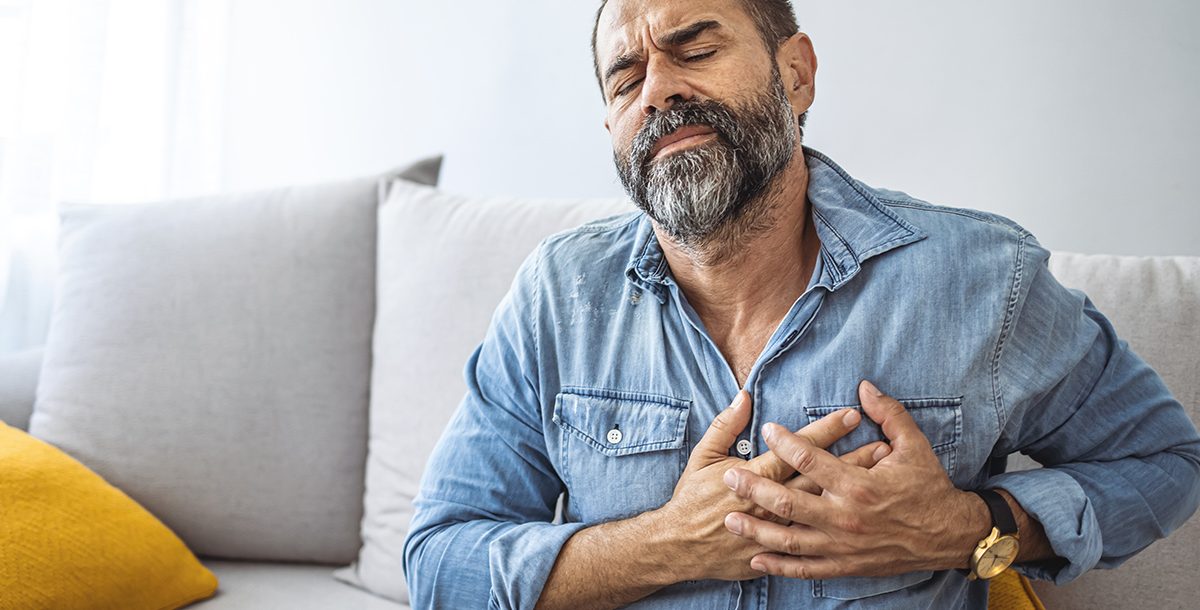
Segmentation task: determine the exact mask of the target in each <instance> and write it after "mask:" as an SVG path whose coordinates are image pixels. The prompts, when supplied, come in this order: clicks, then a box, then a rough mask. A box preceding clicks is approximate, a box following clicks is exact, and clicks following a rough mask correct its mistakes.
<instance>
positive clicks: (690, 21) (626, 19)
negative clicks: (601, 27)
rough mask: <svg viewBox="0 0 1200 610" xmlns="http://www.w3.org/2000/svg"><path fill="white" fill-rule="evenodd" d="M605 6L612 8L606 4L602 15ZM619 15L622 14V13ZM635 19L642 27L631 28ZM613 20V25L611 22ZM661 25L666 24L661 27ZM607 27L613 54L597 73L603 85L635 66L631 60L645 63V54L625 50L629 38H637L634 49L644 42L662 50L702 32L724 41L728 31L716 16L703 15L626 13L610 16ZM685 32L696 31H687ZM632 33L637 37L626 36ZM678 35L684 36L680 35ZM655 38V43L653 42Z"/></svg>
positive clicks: (639, 50)
mask: <svg viewBox="0 0 1200 610" xmlns="http://www.w3.org/2000/svg"><path fill="white" fill-rule="evenodd" d="M608 6H612V4H611V3H610V4H609V5H607V6H606V7H605V12H607V10H608ZM621 12H622V13H624V12H625V11H621ZM639 17H641V18H644V19H645V23H644V25H641V26H640V27H639V26H635V25H634V22H635V21H637V20H638V18H639ZM614 21H615V22H616V23H613V22H614ZM663 23H666V24H668V25H665V26H664V25H661V24H663ZM610 25H612V32H613V42H612V43H611V44H610V45H609V48H610V49H611V48H613V47H616V50H617V54H616V59H615V60H614V61H613V63H612V64H610V66H609V68H607V69H606V70H604V72H602V74H601V75H602V77H603V78H602V80H603V81H604V83H607V82H608V79H609V78H610V77H612V76H613V75H614V74H616V73H617V72H619V71H620V70H621V69H623V68H628V67H631V65H636V64H635V63H634V64H631V63H630V60H631V59H632V60H636V61H644V60H645V53H644V51H642V50H641V49H638V50H629V47H630V46H632V45H630V44H629V42H628V41H629V40H631V39H634V38H637V39H639V42H638V46H645V45H644V41H647V40H648V41H649V44H650V46H652V47H654V48H655V49H658V50H665V49H667V48H670V47H673V46H679V45H682V44H686V43H688V42H691V40H693V39H695V38H697V37H699V36H701V35H704V34H706V33H717V34H718V35H720V36H721V37H722V38H728V37H729V36H730V32H731V29H730V27H729V26H728V25H727V24H726V22H725V20H724V19H722V18H720V16H718V15H714V14H711V13H706V12H703V13H700V14H699V15H696V16H690V15H686V14H684V15H679V14H668V15H666V16H663V15H653V14H651V15H645V14H644V13H641V12H633V11H630V14H628V15H614V16H612V17H610ZM662 30H666V32H665V33H664V34H662V35H659V36H655V31H662ZM688 30H697V31H694V32H688ZM633 31H639V34H640V35H630V34H631V32H633ZM681 34H688V35H686V36H681ZM656 38H657V39H659V40H656Z"/></svg>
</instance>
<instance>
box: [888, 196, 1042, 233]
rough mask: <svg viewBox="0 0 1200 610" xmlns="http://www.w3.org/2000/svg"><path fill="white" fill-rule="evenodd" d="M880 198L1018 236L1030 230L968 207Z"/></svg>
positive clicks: (903, 206) (900, 206) (905, 206)
mask: <svg viewBox="0 0 1200 610" xmlns="http://www.w3.org/2000/svg"><path fill="white" fill-rule="evenodd" d="M877 197H878V196H877ZM879 200H880V201H882V202H883V203H885V204H887V205H888V206H889V207H898V208H909V209H913V210H922V211H926V212H936V213H940V214H953V215H955V216H962V217H964V218H970V219H972V220H977V221H979V222H984V223H987V224H989V225H992V226H996V227H1000V228H1002V229H1005V230H1007V231H1008V232H1010V233H1013V234H1014V235H1018V236H1020V235H1022V234H1023V233H1028V231H1025V230H1024V229H1021V228H1018V227H1017V226H1016V223H1012V224H1010V223H1009V222H1001V221H998V220H996V219H995V218H994V217H992V216H991V215H988V214H982V213H979V212H976V211H973V210H967V209H963V208H953V207H948V206H940V205H931V204H928V203H922V202H918V201H913V200H903V201H902V200H899V199H889V198H887V197H879ZM1010 222H1011V221H1010ZM1022 239H1023V237H1022Z"/></svg>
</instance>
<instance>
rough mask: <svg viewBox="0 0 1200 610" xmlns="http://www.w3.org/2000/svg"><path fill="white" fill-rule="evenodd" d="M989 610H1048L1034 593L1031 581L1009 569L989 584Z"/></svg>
mask: <svg viewBox="0 0 1200 610" xmlns="http://www.w3.org/2000/svg"><path fill="white" fill-rule="evenodd" d="M988 610H1046V607H1045V606H1043V605H1042V601H1041V600H1039V599H1038V596H1037V594H1036V593H1034V592H1033V586H1032V585H1030V584H1029V579H1028V578H1025V577H1024V576H1021V575H1020V574H1018V573H1017V572H1016V571H1014V570H1012V569H1008V570H1005V571H1003V572H1001V573H1000V575H999V576H997V577H995V578H993V579H992V581H991V583H989V584H988Z"/></svg>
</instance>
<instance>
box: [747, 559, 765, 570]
mask: <svg viewBox="0 0 1200 610" xmlns="http://www.w3.org/2000/svg"><path fill="white" fill-rule="evenodd" d="M750 568H751V569H753V570H758V571H759V572H766V571H767V568H766V567H764V566H763V564H762V562H761V561H759V560H758V558H757V557H756V558H754V559H751V560H750Z"/></svg>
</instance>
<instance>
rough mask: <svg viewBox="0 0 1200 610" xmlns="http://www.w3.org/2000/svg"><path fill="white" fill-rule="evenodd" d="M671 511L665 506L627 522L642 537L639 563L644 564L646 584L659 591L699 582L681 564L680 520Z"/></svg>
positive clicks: (683, 562)
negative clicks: (661, 588) (684, 582)
mask: <svg viewBox="0 0 1200 610" xmlns="http://www.w3.org/2000/svg"><path fill="white" fill-rule="evenodd" d="M671 508H672V506H671V503H670V502H668V503H667V504H665V505H663V506H662V507H660V508H657V509H654V510H651V511H647V512H644V513H642V514H640V515H638V516H636V517H633V518H632V519H631V520H630V521H631V522H632V523H633V524H634V525H635V526H636V527H637V530H638V531H639V532H641V534H642V535H641V537H640V541H641V544H640V545H639V547H640V548H639V550H640V552H639V553H638V561H639V563H641V564H643V565H642V569H643V570H644V571H643V574H644V575H645V577H646V578H647V579H648V583H647V584H653V585H656V586H660V587H666V586H670V585H673V584H676V583H679V582H683V581H685V580H697V579H698V578H699V577H698V576H696V575H695V574H693V573H692V572H691V571H689V569H688V562H687V561H685V560H684V559H685V558H686V557H687V554H686V553H685V552H684V548H685V547H686V544H685V543H684V541H682V540H680V539H679V537H678V536H677V532H679V531H681V529H680V528H679V519H678V517H677V516H676V515H675V514H674V513H673V512H672V510H671Z"/></svg>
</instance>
